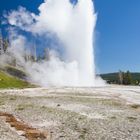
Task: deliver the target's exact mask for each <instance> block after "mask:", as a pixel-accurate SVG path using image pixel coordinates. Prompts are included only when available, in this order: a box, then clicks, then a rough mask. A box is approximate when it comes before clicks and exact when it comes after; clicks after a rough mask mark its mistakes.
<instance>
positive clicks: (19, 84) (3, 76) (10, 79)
mask: <svg viewBox="0 0 140 140" xmlns="http://www.w3.org/2000/svg"><path fill="white" fill-rule="evenodd" d="M12 74H13V73H12ZM18 74H19V71H18ZM29 87H33V85H31V84H30V83H28V82H27V81H25V80H21V79H19V78H17V77H15V76H11V75H9V74H8V73H6V72H4V71H2V70H0V89H5V88H29Z"/></svg>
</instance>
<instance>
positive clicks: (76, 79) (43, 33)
mask: <svg viewBox="0 0 140 140" xmlns="http://www.w3.org/2000/svg"><path fill="white" fill-rule="evenodd" d="M38 9H39V14H38V15H36V14H34V13H31V12H29V11H27V10H26V8H23V7H19V9H18V10H17V11H12V12H11V13H9V14H8V15H7V17H6V18H7V20H8V23H9V24H10V25H12V27H11V29H10V42H11V47H10V50H9V51H10V52H11V54H13V56H14V57H15V58H16V59H17V64H18V65H19V66H21V67H24V68H25V70H26V71H27V73H28V74H29V78H30V80H32V81H33V82H35V83H37V84H40V85H42V86H97V85H102V84H103V83H104V82H103V81H102V80H101V79H99V78H96V75H95V64H94V49H93V48H94V47H93V44H94V29H95V25H96V14H95V13H94V5H93V2H92V0H79V1H78V2H77V4H76V5H73V4H71V2H70V1H69V0H45V1H44V3H42V4H41V5H40V6H39V8H38ZM19 30H22V31H24V32H28V33H31V34H32V35H33V36H35V37H37V38H43V41H44V42H45V41H46V40H47V37H48V36H49V37H51V39H52V40H53V39H54V36H55V37H56V38H57V39H58V40H59V42H61V46H60V45H58V46H55V47H54V48H55V49H53V47H52V48H51V49H50V52H49V60H47V61H46V60H42V61H40V62H27V61H25V59H24V56H25V53H26V52H25V48H28V47H30V46H31V45H33V44H32V43H31V41H30V40H29V39H28V38H27V37H26V36H25V35H23V34H22V35H21V34H19ZM44 47H50V46H44ZM60 47H61V49H62V50H63V52H59V51H58V48H60ZM56 48H57V49H56Z"/></svg>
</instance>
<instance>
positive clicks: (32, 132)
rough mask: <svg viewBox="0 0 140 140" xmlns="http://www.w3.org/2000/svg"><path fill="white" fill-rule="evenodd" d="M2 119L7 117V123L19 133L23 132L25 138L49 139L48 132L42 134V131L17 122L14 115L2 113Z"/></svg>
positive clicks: (31, 139)
mask: <svg viewBox="0 0 140 140" xmlns="http://www.w3.org/2000/svg"><path fill="white" fill-rule="evenodd" d="M0 117H5V118H6V122H7V123H9V124H10V126H11V127H13V128H15V129H16V130H17V131H22V132H23V136H25V137H26V138H27V139H28V140H45V139H47V132H41V131H40V130H38V129H36V128H33V127H31V126H29V125H28V124H26V123H25V122H23V121H20V120H17V119H16V118H15V117H14V116H13V115H12V114H8V113H4V112H0Z"/></svg>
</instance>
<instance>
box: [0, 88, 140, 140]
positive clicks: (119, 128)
mask: <svg viewBox="0 0 140 140" xmlns="http://www.w3.org/2000/svg"><path fill="white" fill-rule="evenodd" d="M0 112H1V113H5V112H6V113H8V114H12V115H13V116H14V117H15V118H16V119H17V120H18V121H19V122H21V124H23V123H24V124H25V125H28V126H30V127H32V128H33V129H35V130H36V131H37V132H45V133H46V134H47V138H43V137H36V138H31V139H30V140H38V139H40V140H44V139H47V140H140V87H131V86H130V87H124V86H108V87H98V88H68V87H65V88H56V87H53V88H36V89H22V90H1V91H0ZM12 123H13V122H12ZM12 123H9V121H6V116H4V115H1V116H0V140H26V139H29V138H28V137H26V136H25V134H24V133H25V129H24V128H23V130H22V129H18V130H17V127H16V126H15V125H11V124H12Z"/></svg>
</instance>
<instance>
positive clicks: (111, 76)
mask: <svg viewBox="0 0 140 140" xmlns="http://www.w3.org/2000/svg"><path fill="white" fill-rule="evenodd" d="M100 76H101V77H102V78H103V79H104V80H106V81H118V73H108V74H101V75H100ZM131 77H132V80H133V81H140V73H131Z"/></svg>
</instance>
